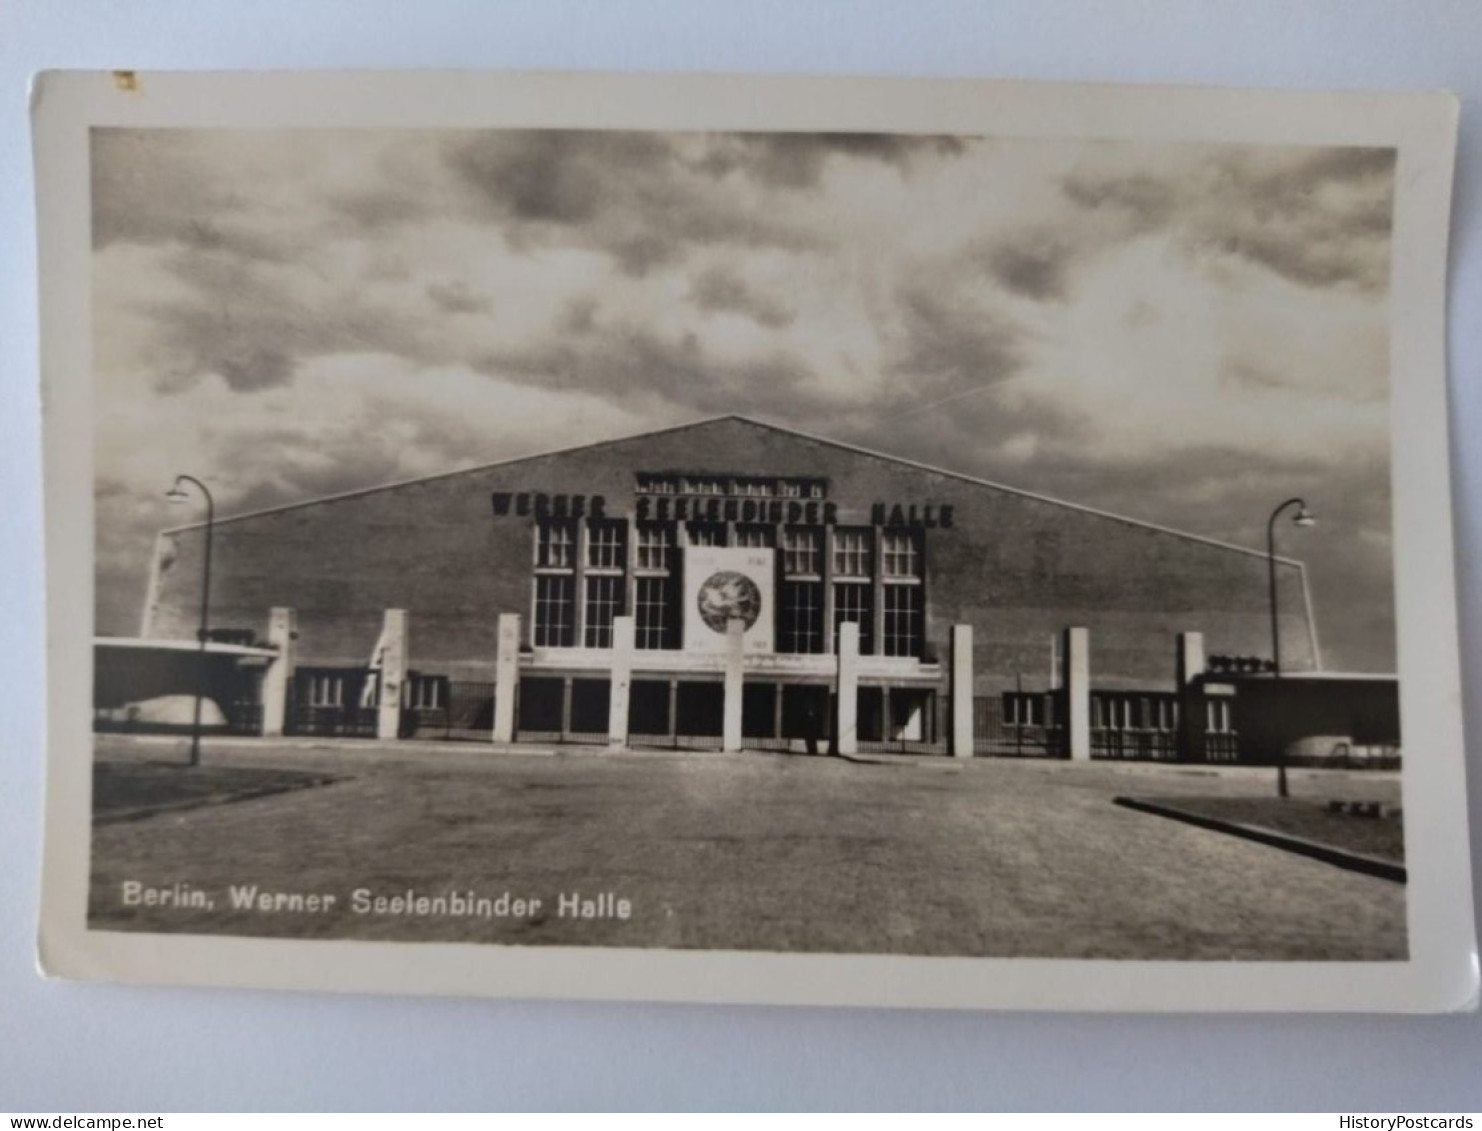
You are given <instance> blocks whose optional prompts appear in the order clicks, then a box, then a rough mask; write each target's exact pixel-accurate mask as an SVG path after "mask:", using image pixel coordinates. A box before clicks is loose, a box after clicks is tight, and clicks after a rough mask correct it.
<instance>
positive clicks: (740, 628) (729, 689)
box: [721, 617, 746, 752]
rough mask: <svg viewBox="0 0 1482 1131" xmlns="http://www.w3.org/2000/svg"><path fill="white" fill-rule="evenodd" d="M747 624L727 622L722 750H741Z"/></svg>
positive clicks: (737, 619)
mask: <svg viewBox="0 0 1482 1131" xmlns="http://www.w3.org/2000/svg"><path fill="white" fill-rule="evenodd" d="M745 635H746V622H745V621H744V620H742V619H741V618H740V617H732V618H731V619H730V620H728V621H726V701H725V709H724V712H723V719H722V726H721V749H722V750H725V751H727V752H735V751H737V750H740V749H741V701H742V697H743V696H744V694H745V686H746V683H745V675H744V671H745V669H744V667H743V666H742V660H743V656H744V652H743V646H744V641H745Z"/></svg>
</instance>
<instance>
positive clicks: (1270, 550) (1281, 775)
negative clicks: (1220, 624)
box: [1266, 498, 1317, 797]
mask: <svg viewBox="0 0 1482 1131" xmlns="http://www.w3.org/2000/svg"><path fill="white" fill-rule="evenodd" d="M1292 507H1296V508H1297V513H1296V514H1295V515H1293V516H1292V524H1293V525H1294V526H1311V525H1312V524H1313V523H1315V522H1316V521H1317V519H1316V518H1315V517H1314V516H1313V514H1312V512H1311V511H1309V510H1308V509H1307V504H1306V503H1305V502H1303V501H1302V500H1301V499H1300V498H1292V499H1288V500H1287V501H1286V502H1284V503H1282V504H1281V505H1280V506H1279V507H1277V508H1276V509H1275V510H1274V511H1272V512H1271V517H1270V519H1269V520H1267V522H1266V569H1267V579H1268V581H1269V583H1270V596H1271V674H1272V679H1274V680H1277V681H1279V680H1280V679H1281V625H1280V623H1279V621H1278V619H1277V603H1276V520H1277V519H1278V518H1280V517H1281V514H1282V512H1283V511H1286V510H1290V509H1291V508H1292ZM1273 690H1274V691H1275V696H1274V698H1273V700H1272V705H1273V707H1275V706H1276V705H1277V704H1279V702H1280V699H1281V690H1280V687H1279V686H1277V687H1276V688H1274V689H1273ZM1276 795H1277V796H1278V797H1286V796H1287V781H1286V744H1285V743H1284V742H1283V741H1282V738H1281V734H1280V732H1279V730H1278V733H1277V736H1276Z"/></svg>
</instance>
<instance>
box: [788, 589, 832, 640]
mask: <svg viewBox="0 0 1482 1131" xmlns="http://www.w3.org/2000/svg"><path fill="white" fill-rule="evenodd" d="M781 620H782V634H781V635H782V639H781V641H780V646H781V647H780V650H781V651H783V652H809V653H816V652H822V651H823V583H822V582H820V581H784V582H783V583H782V618H781Z"/></svg>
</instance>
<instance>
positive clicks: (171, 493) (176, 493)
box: [165, 479, 190, 503]
mask: <svg viewBox="0 0 1482 1131" xmlns="http://www.w3.org/2000/svg"><path fill="white" fill-rule="evenodd" d="M165 498H167V499H169V500H170V502H172V503H185V502H189V501H190V496H189V495H187V494H186V493H185V489H184V488H183V487H181V486H180V480H178V479H177V480H175V486H173V487H171V488H170V489H169V490H168V491H166V492H165Z"/></svg>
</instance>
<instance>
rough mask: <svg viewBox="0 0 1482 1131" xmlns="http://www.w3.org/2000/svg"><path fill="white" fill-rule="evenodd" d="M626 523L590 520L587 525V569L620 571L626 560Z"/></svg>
mask: <svg viewBox="0 0 1482 1131" xmlns="http://www.w3.org/2000/svg"><path fill="white" fill-rule="evenodd" d="M626 533H627V524H626V523H622V522H592V523H590V524H589V525H588V527H587V569H588V570H596V569H615V570H618V571H619V572H621V571H622V569H623V567H624V565H625V564H626V562H627V550H628V546H627V539H626V538H625V537H624V536H625V535H626Z"/></svg>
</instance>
